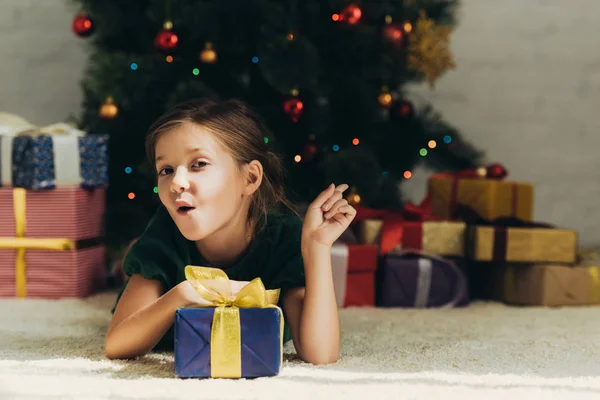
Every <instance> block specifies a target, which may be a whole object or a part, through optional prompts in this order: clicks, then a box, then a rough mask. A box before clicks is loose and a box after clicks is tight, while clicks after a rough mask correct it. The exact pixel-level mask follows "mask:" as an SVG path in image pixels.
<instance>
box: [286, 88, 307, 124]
mask: <svg viewBox="0 0 600 400" xmlns="http://www.w3.org/2000/svg"><path fill="white" fill-rule="evenodd" d="M283 112H284V113H285V115H287V117H288V118H289V119H290V120H291V121H292V122H298V121H299V120H300V116H302V113H303V112H304V104H303V103H302V100H300V99H299V98H298V92H297V91H292V95H291V96H290V97H288V98H287V99H285V100H284V101H283Z"/></svg>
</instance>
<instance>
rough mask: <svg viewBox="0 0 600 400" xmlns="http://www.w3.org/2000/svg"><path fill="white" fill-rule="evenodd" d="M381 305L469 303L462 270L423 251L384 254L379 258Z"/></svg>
mask: <svg viewBox="0 0 600 400" xmlns="http://www.w3.org/2000/svg"><path fill="white" fill-rule="evenodd" d="M381 268H382V272H381V273H382V278H381V295H380V299H381V300H380V305H381V306H383V307H416V308H427V307H440V308H449V307H459V306H465V305H467V304H468V303H469V290H468V282H467V277H466V275H465V273H464V272H463V271H462V270H461V269H460V268H459V267H458V266H457V265H456V264H455V263H454V262H453V261H452V260H450V259H448V258H442V257H438V256H435V255H431V254H426V253H424V252H415V251H407V252H403V253H395V254H387V255H385V256H384V257H383V260H382V267H381Z"/></svg>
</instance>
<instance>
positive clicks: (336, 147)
mask: <svg viewBox="0 0 600 400" xmlns="http://www.w3.org/2000/svg"><path fill="white" fill-rule="evenodd" d="M331 149H332V150H333V151H338V150H339V149H340V146H338V145H337V144H334V145H333V147H332V148H331Z"/></svg>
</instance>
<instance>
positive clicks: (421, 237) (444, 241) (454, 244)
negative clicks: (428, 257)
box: [399, 221, 466, 257]
mask: <svg viewBox="0 0 600 400" xmlns="http://www.w3.org/2000/svg"><path fill="white" fill-rule="evenodd" d="M403 228H404V233H403V235H402V241H401V246H400V247H399V249H402V250H422V251H423V252H425V253H429V254H436V255H440V256H448V257H462V256H463V255H464V252H465V243H464V241H465V229H466V224H465V223H464V222H459V221H423V222H419V221H406V222H404V224H403Z"/></svg>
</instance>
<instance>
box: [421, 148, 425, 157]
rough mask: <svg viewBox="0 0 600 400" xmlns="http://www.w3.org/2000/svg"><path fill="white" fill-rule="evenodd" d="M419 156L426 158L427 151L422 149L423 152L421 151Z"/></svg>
mask: <svg viewBox="0 0 600 400" xmlns="http://www.w3.org/2000/svg"><path fill="white" fill-rule="evenodd" d="M419 154H420V155H422V156H423V157H425V156H426V155H427V149H426V148H422V149H421V150H419Z"/></svg>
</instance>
